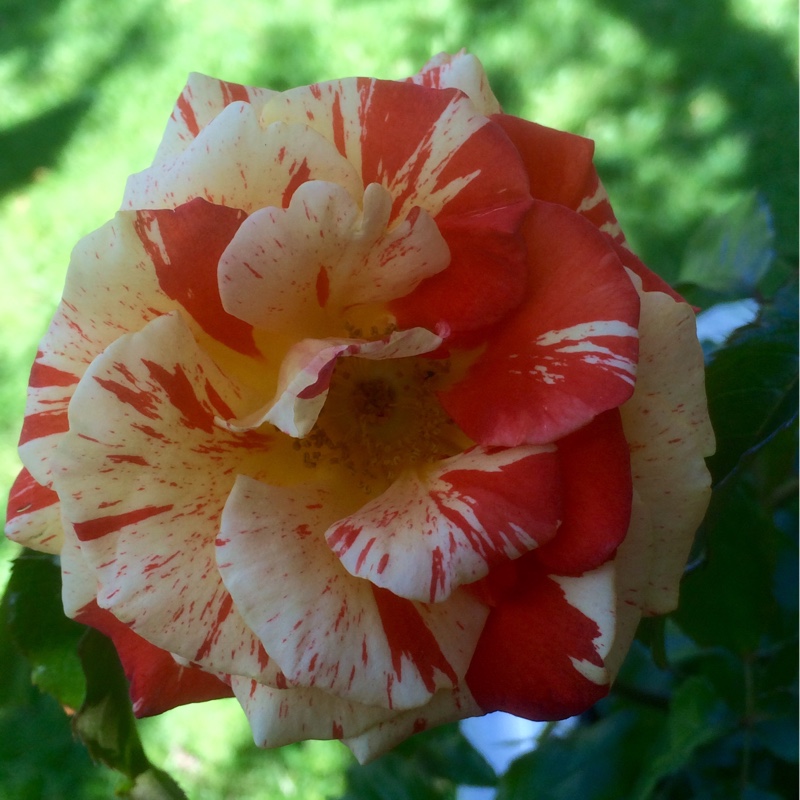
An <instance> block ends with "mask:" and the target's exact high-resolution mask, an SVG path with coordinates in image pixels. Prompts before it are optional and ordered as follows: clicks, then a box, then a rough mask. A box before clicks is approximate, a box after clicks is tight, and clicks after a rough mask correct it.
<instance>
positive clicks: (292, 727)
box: [231, 675, 396, 747]
mask: <svg viewBox="0 0 800 800" xmlns="http://www.w3.org/2000/svg"><path fill="white" fill-rule="evenodd" d="M231 687H232V688H233V691H234V693H235V694H236V697H237V699H238V700H239V702H240V703H241V705H242V708H243V709H244V712H245V714H247V719H248V720H249V722H250V727H251V729H252V731H253V739H254V741H255V743H256V745H257V746H258V747H282V746H283V745H285V744H291V743H292V742H300V741H303V740H305V739H341V738H342V737H343V736H358V735H359V734H361V733H362V732H363V731H364V730H366V729H367V728H370V727H372V726H374V725H376V724H378V723H379V722H381V721H383V720H385V719H387V718H391V717H392V716H393V715H394V714H396V712H393V711H389V710H387V709H385V708H380V707H378V706H367V705H363V704H361V703H354V702H352V701H350V700H342V699H341V698H340V697H337V696H336V695H333V694H330V693H328V692H324V691H322V690H321V689H313V688H310V689H307V688H288V689H274V688H272V687H270V686H264V685H263V684H261V683H256V682H255V681H251V680H248V679H246V678H240V677H238V676H235V675H233V676H231Z"/></svg>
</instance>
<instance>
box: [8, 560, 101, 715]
mask: <svg viewBox="0 0 800 800" xmlns="http://www.w3.org/2000/svg"><path fill="white" fill-rule="evenodd" d="M6 597H7V603H6V608H7V625H8V628H9V631H10V632H11V636H12V639H13V641H14V643H15V644H16V646H17V647H18V648H19V650H20V652H22V654H23V655H24V656H25V657H26V658H27V659H28V661H29V662H30V664H31V678H32V680H33V682H34V683H35V684H36V685H37V686H39V687H40V688H41V689H42V690H43V691H45V692H48V693H50V694H52V695H53V696H54V697H56V698H57V699H58V701H59V702H60V703H61V704H62V705H65V706H69V707H71V708H77V707H78V706H80V704H81V703H82V702H83V696H84V691H85V685H86V684H85V680H84V677H83V670H82V668H81V662H80V659H79V658H78V655H77V645H78V641H79V640H80V638H81V636H83V634H84V632H85V631H86V628H85V627H84V626H83V625H79V624H78V623H77V622H73V621H72V620H70V619H67V618H66V617H65V616H64V611H63V609H62V606H61V570H60V568H59V566H58V564H57V562H56V559H55V558H54V557H53V556H50V555H46V554H44V553H35V552H33V551H25V552H24V553H23V554H22V555H21V556H19V557H18V558H17V559H16V561H15V562H14V564H13V567H12V570H11V577H10V579H9V582H8V588H7V590H6Z"/></svg>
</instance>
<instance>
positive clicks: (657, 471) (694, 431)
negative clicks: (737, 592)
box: [621, 292, 714, 614]
mask: <svg viewBox="0 0 800 800" xmlns="http://www.w3.org/2000/svg"><path fill="white" fill-rule="evenodd" d="M641 298H642V312H641V314H642V315H641V323H640V357H639V371H638V378H637V382H636V389H635V391H634V394H633V396H632V397H631V399H630V400H629V401H628V402H627V403H625V404H624V405H623V406H622V409H621V410H622V420H623V426H624V429H625V437H626V439H627V440H628V443H629V445H630V448H631V468H632V473H633V485H634V489H635V490H636V492H637V493H638V495H639V497H640V498H641V500H642V502H643V504H644V506H645V507H646V509H647V511H648V513H649V515H650V522H651V525H652V533H651V538H650V543H649V547H650V549H651V556H650V563H651V564H652V571H651V573H650V576H649V581H648V586H647V587H646V588H645V590H644V592H643V597H642V598H641V607H642V610H643V611H644V612H645V613H649V614H663V613H667V612H669V611H672V610H673V609H674V608H675V607H676V606H677V602H678V587H679V584H680V579H681V575H682V574H683V570H684V567H685V566H686V561H687V558H688V556H689V551H690V549H691V546H692V541H693V539H694V534H695V531H696V530H697V528H698V526H699V525H700V522H701V521H702V519H703V515H704V514H705V512H706V508H707V506H708V502H709V499H710V497H711V477H710V475H709V472H708V469H707V468H706V465H705V461H704V458H705V457H707V456H709V455H711V454H712V453H713V452H714V433H713V430H712V429H711V423H710V421H709V418H708V410H707V405H706V396H705V384H704V365H703V353H702V350H701V348H700V344H699V342H698V340H697V335H696V332H695V318H694V312H693V311H692V309H691V307H690V306H688V305H687V304H686V303H679V302H676V301H675V300H673V299H672V298H671V297H669V296H668V295H666V294H663V293H661V292H642V293H641Z"/></svg>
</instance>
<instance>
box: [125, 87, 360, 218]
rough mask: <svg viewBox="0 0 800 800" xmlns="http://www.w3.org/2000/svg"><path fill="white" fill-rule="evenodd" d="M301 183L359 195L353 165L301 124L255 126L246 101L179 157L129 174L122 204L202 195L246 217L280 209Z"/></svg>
mask: <svg viewBox="0 0 800 800" xmlns="http://www.w3.org/2000/svg"><path fill="white" fill-rule="evenodd" d="M307 180H324V181H331V182H332V183H338V184H340V185H341V186H343V187H344V188H345V189H346V190H347V191H348V192H350V194H352V195H353V196H354V197H357V196H358V195H359V193H360V192H361V191H362V190H363V186H362V185H361V181H360V180H359V176H358V173H357V172H356V170H355V169H354V168H353V167H352V166H351V165H350V164H348V163H347V161H346V160H345V159H344V158H342V156H341V155H339V153H338V152H337V151H336V148H335V147H334V146H333V144H331V143H330V142H328V141H326V140H325V139H324V138H323V137H322V136H320V135H319V134H318V133H316V132H315V131H313V130H311V129H310V128H309V127H307V126H306V125H303V124H296V125H286V124H284V123H281V122H278V123H275V124H272V125H269V126H262V125H261V124H260V123H259V119H258V114H257V113H256V112H255V110H254V109H253V108H252V106H250V105H248V104H245V103H233V104H231V105H229V106H227V107H226V108H225V109H224V110H223V111H222V112H221V113H220V114H219V116H217V117H216V118H215V119H214V120H213V121H212V122H211V123H210V124H209V125H208V126H207V127H206V128H204V129H203V130H202V131H201V132H200V134H199V136H198V137H197V138H196V139H195V140H194V141H193V142H192V143H191V144H190V145H189V146H188V147H187V148H186V150H184V151H183V152H182V153H181V154H180V156H178V157H177V158H176V159H174V160H173V161H170V162H168V163H167V164H161V165H157V166H154V167H150V168H149V169H146V170H144V171H143V172H139V173H137V174H136V175H131V177H130V178H128V183H127V185H126V187H125V194H124V196H123V202H122V205H123V208H132V209H155V208H175V207H176V206H179V205H182V204H183V203H187V202H189V201H190V200H194V199H195V198H196V197H202V198H204V199H206V200H208V201H209V202H211V203H215V204H218V205H223V206H230V207H232V208H240V209H242V210H243V211H245V213H247V214H249V213H251V212H252V211H255V210H256V209H258V208H263V207H264V206H278V207H281V206H286V205H288V204H289V200H290V199H291V197H292V194H293V193H294V191H295V190H296V189H297V187H298V186H300V185H301V184H302V183H305V181H307Z"/></svg>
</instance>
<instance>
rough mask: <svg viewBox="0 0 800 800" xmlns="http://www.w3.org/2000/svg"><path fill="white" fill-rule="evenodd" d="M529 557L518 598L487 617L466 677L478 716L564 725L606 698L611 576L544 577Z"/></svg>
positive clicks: (607, 569)
mask: <svg viewBox="0 0 800 800" xmlns="http://www.w3.org/2000/svg"><path fill="white" fill-rule="evenodd" d="M533 558H535V555H534V554H532V555H531V556H528V557H527V560H526V562H525V563H524V564H522V563H521V562H520V566H521V568H522V569H521V572H520V577H519V583H518V586H517V589H516V591H515V592H514V593H513V594H512V595H509V596H507V597H506V598H505V600H504V602H502V603H501V604H500V605H498V606H496V607H495V608H493V609H492V611H491V613H490V614H489V618H488V620H487V621H486V626H485V628H484V630H483V633H482V634H481V638H480V640H479V642H478V647H477V648H476V650H475V655H474V657H473V659H472V663H471V665H470V668H469V672H468V673H467V685H468V686H469V688H470V691H471V692H472V694H473V695H474V697H475V700H476V701H477V703H478V705H479V706H480V707H481V708H482V709H483V710H484V711H507V712H509V713H511V714H517V715H519V716H522V717H526V718H527V719H539V720H547V719H563V718H565V717H569V716H572V715H574V714H578V713H581V712H583V711H585V710H586V709H587V708H589V706H591V705H593V704H594V703H595V702H596V701H597V700H599V699H600V698H601V697H603V696H604V695H605V694H607V692H608V688H609V680H610V676H609V675H608V673H607V671H606V670H605V668H604V662H603V656H604V655H605V654H606V653H607V652H608V649H609V648H610V646H611V643H612V642H613V637H614V612H615V604H614V602H615V595H614V569H613V566H612V565H606V566H604V567H601V568H600V569H599V570H595V571H593V572H589V573H586V574H585V575H583V576H581V577H578V578H564V577H559V576H548V575H546V574H545V572H544V571H542V570H541V568H540V567H539V566H538V565H537V564H536V562H535V561H533V560H531V559H533Z"/></svg>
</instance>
